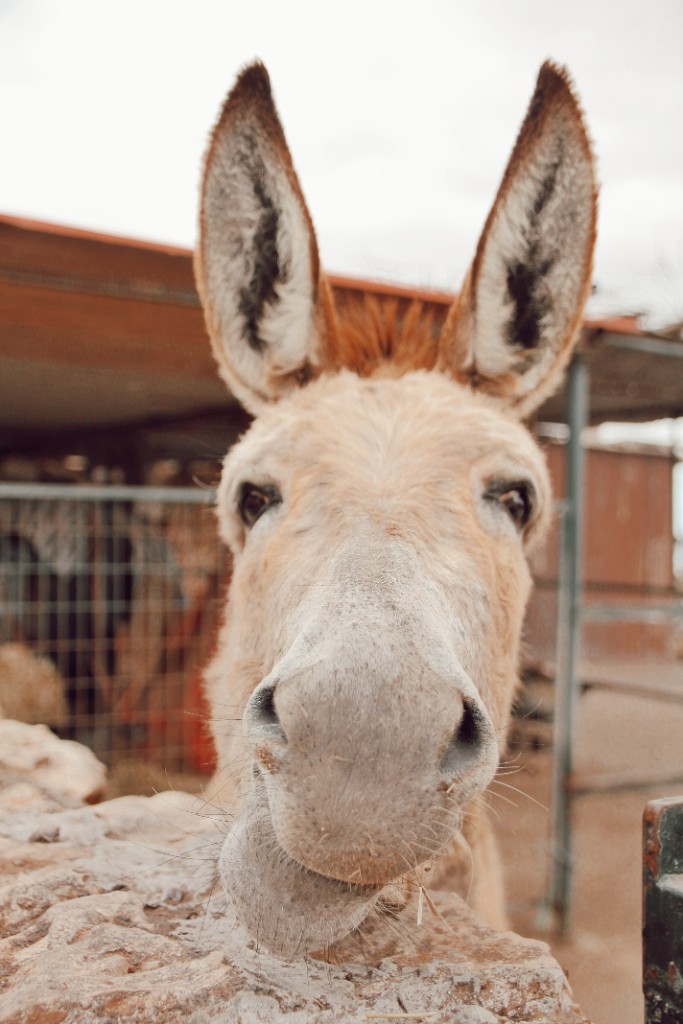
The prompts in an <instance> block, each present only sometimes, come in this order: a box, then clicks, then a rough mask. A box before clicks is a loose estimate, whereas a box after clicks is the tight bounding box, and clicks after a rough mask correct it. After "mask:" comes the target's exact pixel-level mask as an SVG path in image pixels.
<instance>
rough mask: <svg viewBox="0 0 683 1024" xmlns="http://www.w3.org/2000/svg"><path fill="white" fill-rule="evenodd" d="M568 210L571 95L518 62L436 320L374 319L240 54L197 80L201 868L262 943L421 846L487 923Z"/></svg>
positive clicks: (280, 947) (572, 267) (584, 272)
mask: <svg viewBox="0 0 683 1024" xmlns="http://www.w3.org/2000/svg"><path fill="white" fill-rule="evenodd" d="M596 209H597V194H596V183H595V173H594V165H593V158H592V155H591V148H590V144H589V141H588V137H587V134H586V130H585V127H584V124H583V119H582V115H581V111H580V109H579V105H578V103H577V100H576V98H575V96H574V93H573V90H572V86H571V83H570V80H569V78H568V75H567V73H566V72H565V70H564V69H562V68H560V67H557V66H556V65H554V64H552V63H545V64H544V65H543V66H542V68H541V70H540V73H539V76H538V81H537V84H536V90H535V92H534V95H533V98H532V100H531V104H530V106H529V109H528V113H527V115H526V119H525V120H524V122H523V124H522V128H521V130H520V133H519V136H518V138H517V141H516V144H515V146H514V149H513V153H512V156H511V158H510V161H509V164H508V166H507V169H506V171H505V174H504V176H503V181H502V184H501V186H500V190H499V192H498V194H497V197H496V200H495V202H494V204H493V208H492V210H491V212H490V214H489V216H488V219H487V220H486V223H485V226H484V230H483V234H482V236H481V239H480V241H479V244H478V246H477V250H476V253H475V257H474V261H473V263H472V265H471V269H470V271H469V273H468V275H467V277H466V280H465V282H464V285H463V287H462V289H461V291H460V293H459V296H458V298H457V299H456V300H455V301H454V303H453V306H452V308H451V309H450V311H449V314H448V316H447V319H446V321H445V324H444V327H443V330H442V332H441V335H440V337H435V336H434V332H432V331H430V329H429V328H428V327H427V328H420V326H419V325H417V326H416V325H415V324H412V325H411V324H408V328H410V329H407V328H406V324H405V323H404V324H403V325H401V324H398V325H397V324H394V325H393V326H392V328H391V330H387V331H386V332H385V336H381V337H378V336H377V332H376V331H375V332H374V333H373V329H372V327H371V325H370V324H368V325H366V328H367V329H366V330H365V332H364V331H363V329H362V328H363V325H362V324H361V325H359V324H358V323H355V324H353V325H351V327H349V325H348V324H345V323H344V322H342V320H341V318H340V317H338V315H337V313H336V312H335V307H334V302H333V298H332V294H331V290H330V287H329V284H328V282H327V280H326V278H325V276H324V274H323V273H322V272H321V269H320V264H319V257H318V248H317V244H316V238H315V234H314V230H313V226H312V222H311V218H310V215H309V213H308V209H307V207H306V204H305V201H304V198H303V194H302V191H301V188H300V185H299V181H298V178H297V176H296V173H295V171H294V167H293V164H292V160H291V157H290V153H289V150H288V148H287V143H286V141H285V136H284V133H283V130H282V127H281V124H280V120H279V118H278V115H277V112H276V108H275V106H274V102H273V99H272V95H271V90H270V83H269V79H268V74H267V72H266V70H265V68H264V67H263V66H262V65H261V64H260V63H255V64H253V65H251V66H250V67H247V68H246V70H245V71H244V72H243V73H242V74H241V75H240V76H239V78H238V80H237V82H236V84H235V86H234V88H233V90H232V92H231V93H230V94H229V96H228V98H227V100H226V102H225V105H224V106H223V109H222V112H221V114H220V117H219V120H218V122H217V125H216V127H215V128H214V131H213V134H212V136H211V139H210V143H209V147H208V152H207V156H206V162H205V169H204V175H203V184H202V193H201V210H200V238H199V244H198V248H197V253H196V258H195V271H196V276H197V282H198V287H199V291H200V295H201V298H202V303H203V306H204V310H205V316H206V323H207V327H208V332H209V334H210V337H211V341H212V345H213V348H214V352H215V356H216V359H217V362H218V366H219V369H220V372H221V374H222V376H223V378H224V379H225V382H226V383H227V385H228V387H229V388H230V390H231V391H232V392H233V393H234V394H235V395H236V396H237V397H238V398H239V399H240V400H241V401H242V402H243V404H244V405H245V406H246V408H247V409H248V410H249V411H251V412H252V413H254V414H256V419H255V420H254V422H253V424H252V425H251V427H250V428H249V429H248V431H247V432H246V434H245V435H244V436H243V437H242V439H241V440H240V441H239V442H238V443H237V444H236V446H235V447H234V448H233V449H232V450H231V451H230V453H229V455H228V456H227V458H226V460H225V464H224V470H223V475H222V481H221V485H220V489H219V497H218V516H219V521H220V529H221V534H222V537H223V539H224V540H225V542H226V543H227V544H228V546H229V547H230V549H231V551H232V553H233V556H234V572H233V577H232V581H231V585H230V590H229V595H228V603H227V610H226V614H225V620H224V624H223V626H222V629H221V633H220V638H219V644H218V650H217V654H216V655H215V657H214V659H213V661H212V663H211V665H210V666H209V668H208V670H207V688H208V697H209V700H210V703H211V705H212V708H213V722H212V729H213V735H214V739H215V743H216V748H217V751H218V757H219V765H220V766H221V767H222V769H223V772H224V774H225V775H229V773H230V772H231V771H233V772H234V771H235V766H237V768H238V769H239V771H238V772H237V773H236V774H237V775H239V778H240V780H241V781H240V782H239V785H238V784H237V783H234V784H233V785H234V786H235V790H234V792H233V793H232V796H233V798H234V800H235V801H236V806H237V815H236V820H235V823H234V825H233V826H232V828H231V831H230V832H229V834H228V837H227V839H226V841H225V843H224V845H223V849H222V852H221V855H220V859H219V870H220V875H221V877H222V882H223V885H224V888H225V890H226V892H227V894H228V896H229V898H230V899H231V900H232V901H233V903H234V905H235V908H236V913H237V916H238V919H239V920H240V921H241V922H242V924H243V925H244V926H245V927H246V928H247V930H248V931H249V932H250V933H251V934H252V935H253V937H254V938H255V939H256V941H257V943H259V944H260V945H262V946H263V947H265V948H267V949H269V950H270V951H271V952H273V953H275V954H276V955H278V956H280V957H282V958H285V959H291V958H295V957H300V956H303V955H304V954H306V953H310V952H313V951H316V950H320V949H324V948H325V947H328V946H330V945H331V944H333V943H335V942H338V941H339V940H340V939H341V938H343V937H344V936H346V935H347V934H349V933H350V932H351V931H352V930H354V929H356V928H358V927H359V926H360V924H361V922H363V920H364V919H365V918H366V916H367V915H368V914H369V913H370V911H371V910H373V908H374V910H375V911H376V912H377V913H378V914H381V913H382V912H385V913H386V912H388V911H387V908H388V907H394V908H395V907H396V906H401V905H402V904H403V903H405V901H406V900H407V899H408V894H409V892H410V890H411V886H412V891H413V893H414V892H415V891H420V888H421V886H422V885H423V883H424V884H426V882H425V881H424V880H425V874H424V872H425V870H426V869H427V868H428V867H429V868H430V869H431V875H430V881H429V884H430V886H431V887H433V888H440V887H441V888H444V887H450V888H452V889H455V890H456V891H459V892H460V893H461V894H462V895H467V892H468V887H469V888H470V890H471V891H470V893H469V898H470V901H471V905H472V906H473V908H474V909H475V910H476V911H478V912H479V913H480V914H481V916H482V917H484V918H485V919H487V920H488V921H489V922H490V923H491V924H493V925H494V926H498V927H501V926H503V925H504V920H505V917H504V906H503V894H502V888H501V881H500V872H499V866H498V862H497V855H496V851H495V845H494V841H493V837H492V833H491V829H490V826H489V825H488V823H487V820H486V817H485V814H484V811H485V807H477V806H476V805H477V802H479V803H481V800H480V799H478V798H479V795H480V794H482V793H483V791H484V790H485V788H486V787H487V786H488V785H489V783H490V782H491V781H492V780H493V778H494V776H495V774H496V771H497V769H498V765H499V759H500V757H501V754H502V753H503V750H504V740H505V731H506V726H507V724H508V720H509V717H510V712H511V705H512V701H513V698H514V694H515V688H516V686H517V679H518V654H519V646H520V633H521V629H522V620H523V615H524V610H525V605H526V602H527V598H528V595H529V589H530V574H529V570H528V566H527V561H526V555H527V553H528V551H529V549H530V548H531V547H532V546H533V545H534V544H536V543H538V541H539V539H540V538H542V537H543V534H544V530H545V527H546V524H547V521H548V517H549V503H550V489H549V481H548V476H547V471H546V468H545V463H544V459H543V456H542V454H541V452H540V450H539V448H538V447H537V445H536V443H535V441H534V440H533V439H532V437H531V435H530V433H529V432H528V431H527V429H526V428H525V427H524V426H523V425H522V423H521V422H520V421H521V420H522V419H523V418H524V417H527V416H528V415H529V414H530V413H531V412H533V410H534V409H535V408H537V407H538V405H539V404H540V402H541V401H542V400H543V399H544V398H545V397H546V396H547V395H548V394H549V393H550V392H551V391H552V390H553V389H554V388H555V387H556V386H557V385H558V383H559V381H560V378H561V375H562V371H563V369H564V368H565V366H566V364H567V362H568V359H569V357H570V354H571V351H572V347H573V344H574V341H575V338H576V335H577V332H578V328H579V323H580V318H581V313H582V309H583V305H584V302H585V299H586V296H587V293H588V290H589V286H590V276H591V265H592V253H593V246H594V241H595V223H596ZM406 331H407V333H406ZM380 333H381V332H380ZM236 715H237V716H238V717H241V719H242V727H241V730H240V731H239V732H236V731H235V729H234V726H233V722H234V719H235V716H236ZM467 845H469V848H470V850H471V865H469V864H467V863H466V861H467V857H466V856H465V855H464V854H463V852H462V850H463V847H465V846H467ZM468 872H469V874H470V875H471V876H472V878H471V881H470V882H468V880H467V877H466V876H467V874H468ZM420 895H421V892H420ZM373 916H374V913H373Z"/></svg>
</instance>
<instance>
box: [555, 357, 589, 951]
mask: <svg viewBox="0 0 683 1024" xmlns="http://www.w3.org/2000/svg"><path fill="white" fill-rule="evenodd" d="M588 393H589V372H588V367H587V366H586V364H585V363H584V362H583V360H582V359H581V357H580V356H578V355H576V356H575V357H574V359H573V360H572V362H571V364H570V367H569V374H568V378H567V418H568V421H569V443H568V445H567V452H566V465H565V508H564V516H563V519H562V537H561V548H560V566H559V580H558V609H557V673H556V682H555V722H554V735H553V750H554V756H553V780H552V798H551V814H552V839H551V867H550V879H549V884H548V892H547V896H546V903H545V912H546V913H545V918H546V922H547V923H548V924H551V923H552V925H554V926H556V927H557V928H558V929H559V932H560V934H564V933H566V931H567V930H568V928H569V911H570V903H571V882H572V867H573V864H572V830H571V810H572V808H571V794H570V793H569V791H568V788H567V779H568V778H569V776H570V774H571V772H572V769H573V757H574V735H575V730H576V717H577V708H578V700H579V693H580V676H579V661H580V651H581V597H582V587H581V583H582V579H581V565H582V551H583V496H584V463H585V453H584V448H583V445H582V441H581V435H582V432H583V428H584V427H585V426H586V424H587V423H588V401H589V399H588ZM548 918H550V920H548Z"/></svg>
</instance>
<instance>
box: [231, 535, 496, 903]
mask: <svg viewBox="0 0 683 1024" xmlns="http://www.w3.org/2000/svg"><path fill="white" fill-rule="evenodd" d="M329 571H330V575H331V576H332V578H333V580H334V582H332V583H330V584H329V585H327V586H324V587H322V588H321V590H320V594H322V595H324V596H323V597H321V596H320V594H319V595H318V599H317V601H316V602H315V603H313V602H309V604H308V607H307V609H306V610H307V613H308V622H307V629H306V630H305V631H304V633H303V634H300V635H299V637H298V638H297V640H296V641H295V643H294V644H293V646H292V648H290V650H289V651H288V652H287V654H286V655H285V656H284V658H283V659H282V660H281V661H280V662H279V663H278V664H277V665H276V666H275V668H274V669H273V671H272V672H271V673H270V675H269V676H268V677H267V678H266V680H264V683H263V684H262V687H263V688H265V687H269V686H274V687H275V691H274V703H275V707H276V709H277V717H278V719H279V730H280V737H274V738H273V741H272V743H270V744H269V735H268V732H269V729H270V728H271V727H270V726H268V725H261V724H260V723H259V722H258V719H257V717H256V716H255V715H254V714H252V713H251V711H250V710H248V712H247V714H246V716H245V728H246V735H247V736H248V737H249V738H251V739H252V741H253V742H254V743H255V745H256V744H257V746H256V755H257V757H258V758H259V760H260V761H261V762H262V763H263V764H264V765H265V767H266V771H265V782H266V789H267V794H268V804H269V808H270V814H271V817H272V822H273V828H274V833H275V836H276V838H277V841H278V843H279V844H280V846H281V847H282V848H283V850H284V851H286V853H287V854H288V855H289V856H290V857H293V858H294V859H295V860H297V861H298V862H299V863H300V864H303V865H304V866H305V867H307V868H309V869H311V870H313V871H316V872H319V873H321V874H324V875H328V876H330V877H333V878H338V879H342V880H345V881H349V882H353V883H359V884H360V883H365V882H369V883H373V884H379V883H386V882H388V881H390V880H392V879H394V878H396V877H397V876H398V875H400V874H401V873H403V872H404V871H405V870H407V869H410V868H412V867H414V866H415V865H416V864H419V863H421V862H423V861H424V860H426V859H428V858H429V857H431V856H433V855H435V854H436V853H438V851H439V850H440V849H441V848H442V847H443V845H444V844H445V843H446V842H447V841H448V839H449V838H450V837H451V836H452V834H453V832H454V830H455V828H456V827H457V824H458V822H459V807H460V806H461V805H462V804H463V803H464V802H466V801H467V800H469V799H471V798H472V797H474V796H476V795H477V794H478V793H479V792H480V791H481V790H483V789H484V788H485V787H486V786H487V785H488V784H489V782H490V781H491V779H492V778H493V775H494V774H495V770H496V767H497V764H498V747H497V743H496V740H495V734H494V730H493V726H492V724H491V721H490V718H489V716H488V714H487V712H486V710H485V708H484V706H483V704H482V701H481V699H480V698H479V696H478V694H477V692H476V689H475V687H474V685H473V683H472V681H471V680H470V679H469V678H468V676H467V675H466V673H465V672H464V671H463V669H462V668H461V667H460V663H459V659H458V656H457V649H458V644H459V634H460V626H459V624H458V623H457V619H456V618H455V617H454V616H453V615H452V614H449V609H448V607H447V605H446V602H445V601H444V599H443V595H442V594H440V593H439V590H438V587H436V586H435V585H434V583H433V581H431V580H429V579H427V578H426V577H425V575H424V573H423V571H422V570H421V567H420V564H419V560H418V559H417V557H416V555H415V552H414V551H413V550H412V549H411V548H410V547H409V546H407V545H406V544H404V543H403V542H401V541H391V542H389V543H386V542H385V543H384V544H382V545H381V546H380V545H374V546H373V545H372V544H367V543H365V544H359V543H358V542H357V541H353V542H350V543H348V544H346V545H344V546H343V547H342V548H341V549H340V551H339V552H338V553H337V555H336V557H335V558H334V559H332V560H331V563H330V570H329ZM482 614H483V613H482ZM322 624H325V625H326V628H325V629H322V628H318V627H319V626H322ZM260 689H261V688H259V690H260ZM258 692H259V691H256V692H255V695H254V697H255V698H256V697H257V694H258ZM465 703H467V706H468V708H474V709H476V716H475V717H476V721H477V738H476V741H473V745H472V749H471V750H463V756H462V758H461V760H460V761H459V759H458V756H457V754H458V747H457V745H456V748H455V750H454V751H452V756H451V757H449V758H448V759H447V760H448V764H449V768H450V770H449V771H445V770H444V758H445V755H446V753H447V751H448V750H449V745H451V743H452V742H453V737H454V735H455V734H456V733H457V730H458V727H459V725H460V723H461V720H462V718H463V715H464V707H465ZM282 737H286V742H283V741H282ZM399 790H400V793H401V799H400V801H399V800H397V799H396V797H395V794H396V793H397V791H399Z"/></svg>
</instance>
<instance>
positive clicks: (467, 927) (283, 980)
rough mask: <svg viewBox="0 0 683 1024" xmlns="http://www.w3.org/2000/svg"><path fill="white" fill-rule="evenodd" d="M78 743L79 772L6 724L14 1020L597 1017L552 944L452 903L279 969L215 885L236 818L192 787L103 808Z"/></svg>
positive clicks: (485, 1022)
mask: <svg viewBox="0 0 683 1024" xmlns="http://www.w3.org/2000/svg"><path fill="white" fill-rule="evenodd" d="M26 730H29V732H26ZM34 730H37V731H34ZM29 745H32V748H33V749H36V748H39V749H41V750H42V759H41V758H40V757H39V758H37V759H34V760H37V761H41V760H42V763H41V764H34V765H33V767H31V763H30V762H31V758H27V757H26V756H23V757H22V756H21V753H20V752H21V751H22V750H24V751H25V750H26V749H27V747H28V746H29ZM12 749H14V750H15V752H16V756H15V759H14V763H12V754H11V751H12ZM66 749H67V750H68V758H70V760H69V761H68V767H67V768H66V769H64V763H62V764H61V767H60V766H59V763H60V758H61V759H62V762H63V758H62V754H64V753H65V749H64V746H63V745H62V743H61V741H59V740H56V738H55V737H53V736H52V734H50V733H49V732H48V731H47V730H45V729H44V727H42V726H25V725H19V723H13V722H0V787H2V788H1V789H0V1022H2V1024H33V1022H41V1024H42V1022H45V1024H48V1022H49V1024H57V1022H62V1021H63V1022H65V1024H67V1022H68V1024H86V1022H93V1021H107V1022H112V1024H114V1022H119V1021H121V1022H123V1021H126V1022H137V1021H139V1022H145V1024H156V1022H159V1024H161V1022H163V1024H171V1022H175V1021H182V1022H183V1024H252V1022H254V1024H256V1022H263V1024H266V1022H267V1024H271V1022H278V1021H283V1022H288V1024H313V1022H316V1024H318V1022H319V1024H333V1022H334V1024H342V1022H348V1024H351V1022H353V1024H358V1022H365V1021H379V1022H381V1021H384V1022H389V1021H417V1022H419V1021H424V1022H425V1024H439V1022H443V1024H445V1022H446V1021H448V1022H449V1024H496V1022H512V1021H515V1022H523V1021H525V1022H532V1021H533V1022H539V1024H540V1022H547V1024H551V1022H552V1024H581V1022H584V1018H583V1017H582V1015H581V1013H580V1012H579V1010H578V1008H577V1007H576V1006H575V1004H574V1002H573V1000H572V997H571V993H570V991H569V988H568V985H567V981H566V979H565V976H564V974H563V972H562V970H561V968H560V966H559V965H558V964H557V963H556V962H555V961H554V960H553V959H552V957H551V956H550V955H549V952H548V949H547V947H546V946H544V945H543V944H541V943H538V942H531V941H529V940H525V939H521V938H519V937H518V936H515V935H513V934H511V933H507V934H499V933H495V932H493V931H491V930H490V929H489V928H487V927H485V926H483V925H482V924H480V923H479V922H478V921H476V920H475V919H474V917H473V916H472V915H471V914H470V913H469V911H468V910H467V908H466V907H465V906H464V905H463V904H461V903H460V902H459V901H457V900H455V899H454V898H453V897H448V896H446V895H444V894H441V895H436V896H433V909H431V908H430V906H429V904H427V906H426V907H425V911H424V916H423V920H422V924H421V926H420V927H418V925H417V921H416V918H415V914H414V910H412V911H406V912H405V914H404V915H403V916H401V915H399V916H398V917H397V919H396V920H395V922H393V923H392V927H391V929H387V927H386V922H382V921H378V919H377V918H376V919H374V920H371V921H369V922H368V924H367V925H366V926H364V928H363V934H362V936H351V937H350V938H349V939H348V940H346V942H345V943H344V946H343V947H341V948H339V949H338V950H337V951H336V953H335V955H334V956H333V957H332V959H333V960H335V962H322V961H320V960H316V959H313V958H309V959H307V960H306V961H299V962H295V963H282V962H279V961H277V960H274V959H273V958H272V957H270V956H269V955H267V954H265V953H263V952H259V950H257V949H255V948H254V944H253V942H251V940H250V939H249V938H248V937H247V935H246V933H244V932H243V931H242V930H241V928H240V927H239V925H238V924H237V922H236V921H235V919H234V917H233V915H232V914H231V911H230V908H229V907H228V906H226V904H225V900H224V898H223V896H222V893H221V892H220V891H219V887H217V886H216V885H215V884H214V883H215V860H216V854H217V851H218V849H219V847H220V845H221V843H222V840H223V837H224V835H225V832H226V829H227V828H229V825H230V822H229V820H228V818H227V816H226V815H225V813H224V812H222V811H217V810H216V809H214V808H212V807H211V806H208V805H206V804H204V803H203V802H202V800H201V799H199V798H197V797H193V796H189V795H187V794H182V793H162V794H159V795H157V796H154V797H151V798H145V797H122V798H120V799H118V800H111V801H108V802H106V803H100V804H86V803H84V799H93V796H94V794H95V793H96V792H97V790H98V786H100V783H101V778H102V776H101V767H99V768H98V767H95V764H94V763H93V759H92V755H91V754H90V752H89V751H87V750H85V748H78V747H77V745H73V744H68V745H66ZM79 757H80V765H79V764H77V761H76V760H75V758H76V759H77V758H79ZM51 767H52V769H54V770H53V771H52V774H50V769H51ZM60 772H61V781H60ZM76 780H80V782H81V787H80V793H78V792H75V791H74V790H75V782H76ZM584 1024H585V1022H584Z"/></svg>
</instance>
